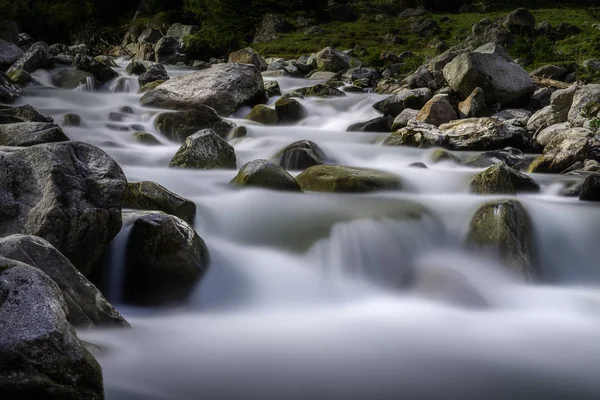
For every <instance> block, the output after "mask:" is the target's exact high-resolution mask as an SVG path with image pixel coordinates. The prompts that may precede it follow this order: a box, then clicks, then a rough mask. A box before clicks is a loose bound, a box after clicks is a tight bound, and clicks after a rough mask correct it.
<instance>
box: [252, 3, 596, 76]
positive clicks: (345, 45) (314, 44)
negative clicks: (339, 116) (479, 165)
mask: <svg viewBox="0 0 600 400" xmlns="http://www.w3.org/2000/svg"><path fill="white" fill-rule="evenodd" d="M378 4H379V3H376V4H374V5H373V4H372V7H370V8H369V10H368V11H367V10H363V12H364V13H365V14H363V16H362V17H361V18H360V19H359V20H357V21H355V22H332V23H329V24H324V25H321V26H322V27H323V28H324V32H323V33H321V34H314V35H305V34H304V33H303V31H302V30H298V31H295V32H292V33H288V34H282V35H281V37H280V38H278V39H277V40H274V41H271V42H268V43H260V44H254V45H253V47H254V48H255V49H256V50H257V51H259V52H260V53H261V54H263V55H264V56H267V57H283V58H286V59H287V58H295V57H298V56H300V55H302V54H310V53H314V52H317V51H319V50H321V49H322V48H324V47H326V46H334V47H336V48H339V49H341V50H344V49H351V48H353V47H354V46H357V45H358V46H363V47H364V48H366V49H367V53H366V54H365V55H364V56H360V57H358V58H360V59H361V60H362V61H364V62H367V63H371V64H373V63H374V62H375V61H376V60H377V58H378V56H379V54H381V52H382V51H391V52H395V53H401V52H403V51H412V52H413V53H415V54H417V56H418V57H421V58H424V57H431V56H434V55H435V50H434V49H431V48H429V47H428V46H427V44H428V43H429V42H430V41H431V39H433V37H420V36H418V35H416V34H415V33H413V32H412V30H411V28H410V24H411V22H410V20H400V19H398V18H395V16H393V14H391V13H389V11H388V14H387V15H389V16H390V17H389V18H387V19H385V20H384V21H382V22H375V15H377V14H378V13H381V12H382V11H386V10H387V9H386V8H385V4H386V2H384V1H382V2H381V6H379V5H378ZM387 4H389V3H387ZM514 8H515V7H510V8H507V9H504V10H500V11H494V12H489V13H479V12H472V13H461V14H429V15H428V16H429V17H431V18H433V19H434V20H436V21H439V20H440V19H441V18H442V17H449V18H450V21H449V22H448V23H439V25H440V26H441V28H442V33H441V34H440V35H439V37H440V38H441V39H443V40H444V41H445V42H446V43H447V44H448V45H450V46H452V45H455V44H458V43H460V42H461V41H463V40H464V39H465V38H466V37H468V36H469V35H470V34H471V27H472V26H473V24H474V23H476V22H478V21H480V20H481V19H483V18H486V17H487V18H489V19H491V20H492V21H494V20H498V19H500V18H502V17H504V16H505V15H506V14H507V13H508V12H510V11H512V10H513V9H514ZM531 11H532V12H533V13H534V15H535V17H536V20H537V21H538V22H541V21H548V22H550V24H551V25H552V26H556V25H558V24H560V23H562V22H568V23H571V24H573V25H575V26H577V27H578V28H579V29H581V31H582V32H581V33H580V34H578V35H575V36H573V37H570V38H566V39H564V40H560V41H556V42H554V41H550V40H548V39H545V38H537V39H535V40H533V41H531V40H529V41H527V40H524V39H519V40H517V43H516V44H515V46H514V48H511V49H509V52H511V54H512V55H513V57H517V58H523V59H525V60H526V61H527V63H526V65H525V66H526V68H527V69H529V70H532V69H534V68H536V67H538V66H539V65H543V64H548V63H563V64H564V63H566V62H569V61H575V62H578V63H579V62H581V61H584V60H587V59H594V58H599V59H600V30H598V29H596V28H593V27H592V25H593V24H598V23H600V12H599V11H598V10H597V9H596V10H592V9H589V8H588V9H586V8H581V7H560V6H547V5H546V6H545V7H544V8H538V9H531ZM390 33H391V34H395V35H397V36H398V38H400V40H401V42H400V43H399V44H393V45H391V44H384V43H383V41H382V39H383V37H384V36H385V35H386V34H390ZM523 56H527V57H523ZM582 73H583V71H582Z"/></svg>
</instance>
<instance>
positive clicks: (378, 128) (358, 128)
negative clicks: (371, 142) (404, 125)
mask: <svg viewBox="0 0 600 400" xmlns="http://www.w3.org/2000/svg"><path fill="white" fill-rule="evenodd" d="M393 123H394V118H392V117H378V118H374V119H372V120H370V121H367V122H359V123H356V124H352V125H350V126H349V127H348V129H347V131H348V132H391V130H392V125H393Z"/></svg>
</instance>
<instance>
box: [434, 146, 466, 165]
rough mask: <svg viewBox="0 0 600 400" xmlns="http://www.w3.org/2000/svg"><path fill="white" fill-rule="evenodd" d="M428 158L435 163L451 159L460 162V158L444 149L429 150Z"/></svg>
mask: <svg viewBox="0 0 600 400" xmlns="http://www.w3.org/2000/svg"><path fill="white" fill-rule="evenodd" d="M429 158H430V159H431V161H432V162H433V163H434V164H437V163H439V162H444V161H451V162H454V163H456V164H459V163H460V158H458V157H456V156H455V155H454V154H452V153H450V152H448V151H446V150H444V149H435V150H433V152H431V155H430V156H429Z"/></svg>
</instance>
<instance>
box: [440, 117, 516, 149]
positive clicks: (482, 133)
mask: <svg viewBox="0 0 600 400" xmlns="http://www.w3.org/2000/svg"><path fill="white" fill-rule="evenodd" d="M440 131H441V132H442V133H444V134H445V135H447V136H448V142H449V145H450V146H451V147H452V148H453V149H456V150H495V149H501V148H503V147H506V146H511V147H517V148H518V147H523V146H524V142H525V139H524V138H525V130H524V129H523V128H520V127H517V126H515V125H512V124H510V123H508V122H506V121H503V120H501V119H498V118H467V119H461V120H457V121H453V122H450V123H447V124H443V125H440Z"/></svg>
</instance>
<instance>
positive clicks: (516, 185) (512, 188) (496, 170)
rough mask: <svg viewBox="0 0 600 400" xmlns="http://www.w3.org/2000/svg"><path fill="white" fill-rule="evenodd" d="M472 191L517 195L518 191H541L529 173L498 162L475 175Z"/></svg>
mask: <svg viewBox="0 0 600 400" xmlns="http://www.w3.org/2000/svg"><path fill="white" fill-rule="evenodd" d="M471 191H473V192H474V193H477V194H512V195H516V194H517V193H518V192H519V193H520V192H539V191H540V186H539V185H538V184H537V183H536V182H535V181H534V180H533V179H531V178H530V177H528V176H527V175H525V174H523V173H521V172H519V171H515V170H514V169H512V168H509V167H507V166H506V165H503V164H497V165H494V166H492V167H489V168H488V169H486V170H485V171H483V172H481V173H480V174H477V175H476V176H475V178H474V179H473V181H472V182H471Z"/></svg>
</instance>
